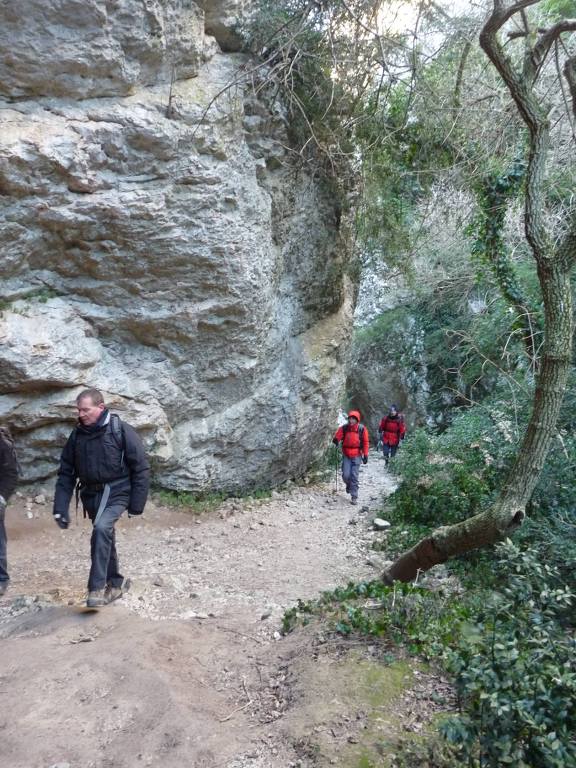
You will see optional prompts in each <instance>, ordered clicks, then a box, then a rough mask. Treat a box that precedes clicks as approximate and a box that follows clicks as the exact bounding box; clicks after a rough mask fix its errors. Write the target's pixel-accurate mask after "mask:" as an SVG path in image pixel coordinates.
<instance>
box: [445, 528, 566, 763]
mask: <svg viewBox="0 0 576 768" xmlns="http://www.w3.org/2000/svg"><path fill="white" fill-rule="evenodd" d="M499 553H500V558H501V559H500V561H499V576H500V579H501V580H502V582H503V583H504V586H503V587H502V588H501V589H500V590H499V591H498V592H496V593H494V594H493V595H492V596H487V598H486V599H487V604H486V607H485V609H484V610H482V611H481V612H479V613H478V615H477V617H476V620H475V621H473V622H469V623H468V624H467V626H466V627H465V631H462V632H461V634H460V636H459V640H458V642H457V644H456V646H455V647H454V648H453V649H450V650H448V651H447V653H446V657H445V658H446V663H447V665H448V669H449V670H450V671H451V672H452V673H453V674H454V675H455V679H456V685H457V690H458V694H459V697H460V701H461V706H462V708H463V712H462V714H460V715H459V716H458V717H456V718H452V719H451V720H449V721H448V722H446V723H445V724H444V725H443V726H442V730H443V732H444V734H445V736H446V737H447V738H448V739H449V741H451V742H452V743H453V744H454V745H456V746H457V747H458V748H459V751H460V755H461V759H462V760H463V761H467V763H468V764H469V765H472V766H490V768H498V767H499V766H502V765H509V766H511V767H512V768H529V767H530V766H539V767H541V768H563V767H564V766H569V765H576V744H575V743H574V741H573V734H574V733H575V732H576V672H575V669H576V667H575V664H576V641H575V640H574V638H572V637H570V635H565V634H563V633H562V630H561V627H560V624H559V619H560V618H561V615H562V613H563V612H564V611H565V610H566V608H567V607H568V606H570V604H571V603H572V602H573V600H574V595H573V593H572V592H571V591H570V590H569V589H568V588H567V587H564V586H560V585H559V583H558V579H559V574H558V573H557V571H556V570H555V569H554V568H552V567H551V566H548V565H544V564H542V563H541V562H540V560H539V558H538V557H537V556H536V554H535V553H534V552H531V551H529V550H527V551H521V550H520V549H519V548H517V547H516V546H514V545H513V544H512V543H511V542H507V543H506V544H504V545H502V546H501V547H500V548H499Z"/></svg>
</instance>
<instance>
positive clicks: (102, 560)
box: [88, 504, 126, 592]
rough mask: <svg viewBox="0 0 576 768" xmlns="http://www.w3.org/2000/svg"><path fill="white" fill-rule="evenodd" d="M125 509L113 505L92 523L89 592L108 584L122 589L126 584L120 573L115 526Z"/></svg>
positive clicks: (105, 509) (124, 506) (121, 505)
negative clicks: (123, 584)
mask: <svg viewBox="0 0 576 768" xmlns="http://www.w3.org/2000/svg"><path fill="white" fill-rule="evenodd" d="M125 509H126V504H112V505H110V506H107V507H105V508H104V510H103V511H102V512H101V513H100V515H97V516H95V518H94V519H93V521H92V522H93V525H94V527H93V529H92V538H91V539H90V555H91V557H92V565H91V567H90V576H89V577H88V591H89V592H96V591H97V590H100V589H104V588H105V587H106V585H107V584H109V585H110V586H112V587H121V586H122V583H123V582H124V577H123V576H122V574H121V573H120V571H119V563H118V555H117V553H116V531H115V530H114V525H115V523H116V522H117V520H119V519H120V517H121V515H122V513H123V512H124V510H125Z"/></svg>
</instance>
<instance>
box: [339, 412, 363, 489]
mask: <svg viewBox="0 0 576 768" xmlns="http://www.w3.org/2000/svg"><path fill="white" fill-rule="evenodd" d="M332 442H333V443H334V445H338V444H339V443H340V442H342V480H344V483H345V485H346V493H349V494H350V496H351V497H352V499H351V501H352V504H358V476H359V474H360V462H362V463H363V464H367V463H368V448H369V442H368V430H367V429H366V427H365V426H364V424H360V412H359V411H350V412H349V413H348V424H344V425H343V426H342V427H338V429H337V430H336V434H335V435H334V438H333V440H332Z"/></svg>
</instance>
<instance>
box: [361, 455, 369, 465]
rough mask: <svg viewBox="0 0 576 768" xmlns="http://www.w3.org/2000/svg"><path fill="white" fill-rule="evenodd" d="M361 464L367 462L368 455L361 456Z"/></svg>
mask: <svg viewBox="0 0 576 768" xmlns="http://www.w3.org/2000/svg"><path fill="white" fill-rule="evenodd" d="M362 464H368V456H362Z"/></svg>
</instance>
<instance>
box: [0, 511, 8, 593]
mask: <svg viewBox="0 0 576 768" xmlns="http://www.w3.org/2000/svg"><path fill="white" fill-rule="evenodd" d="M5 515H6V507H2V506H1V505H0V581H3V582H7V581H10V576H8V556H7V552H6V550H7V541H8V540H7V538H6V526H5V525H4V517H5Z"/></svg>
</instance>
